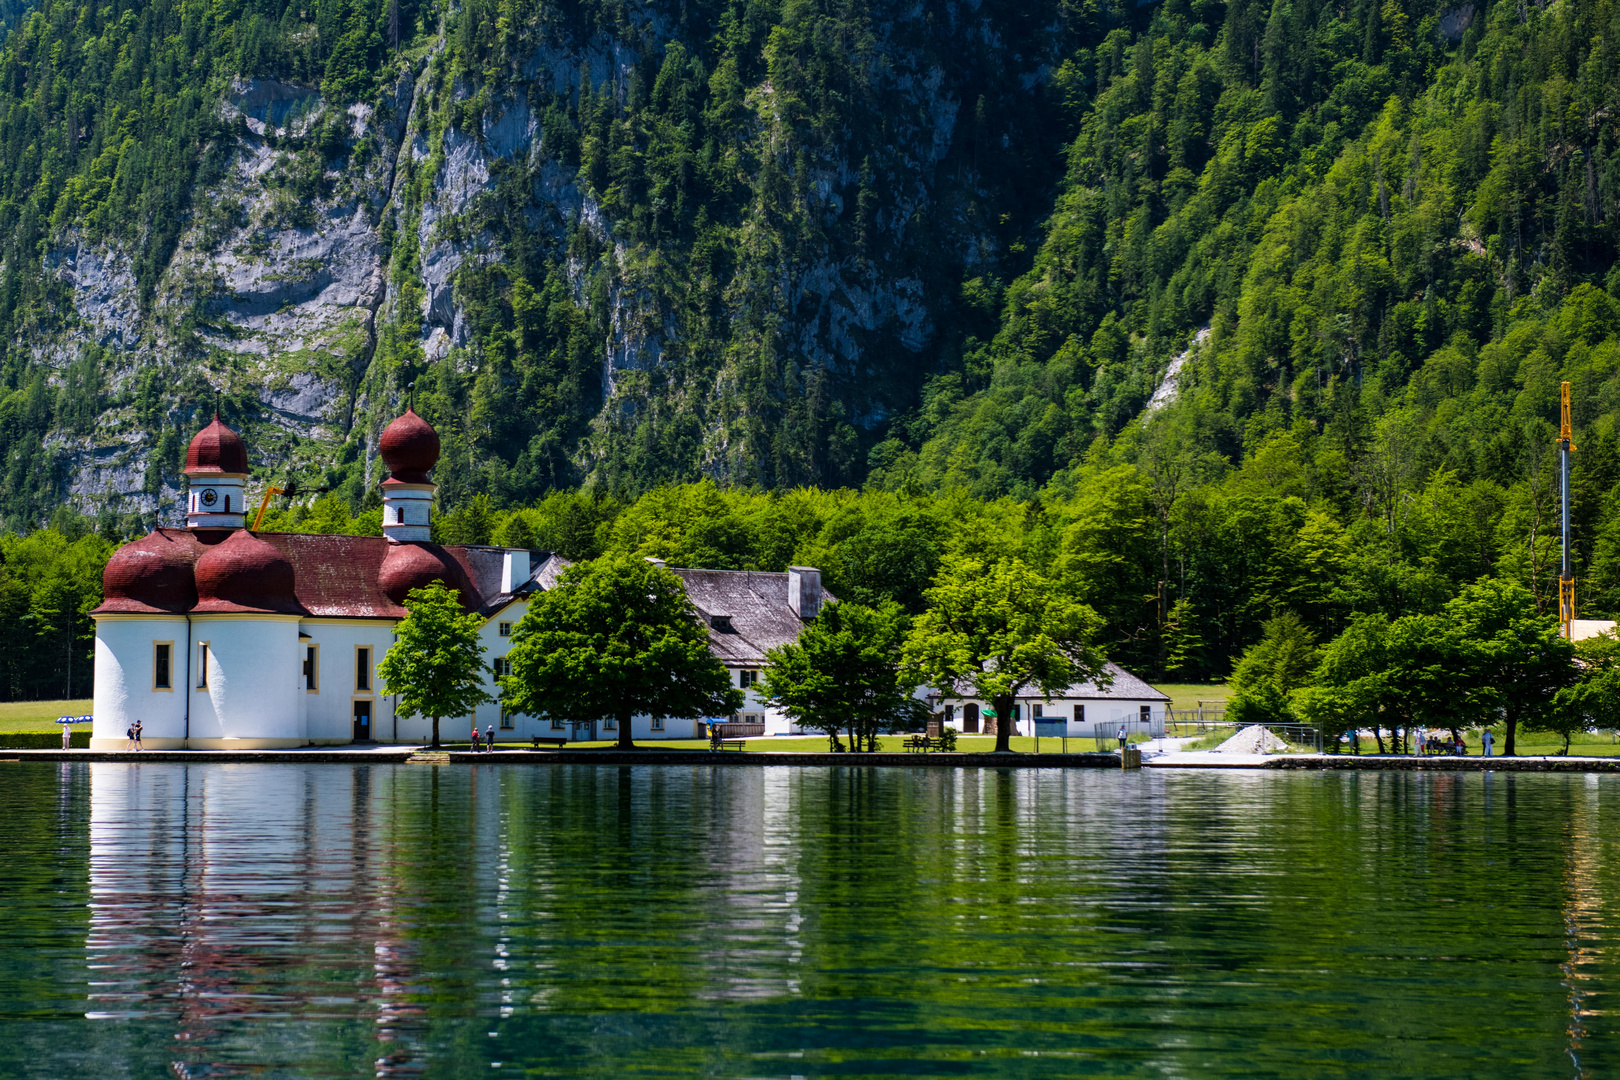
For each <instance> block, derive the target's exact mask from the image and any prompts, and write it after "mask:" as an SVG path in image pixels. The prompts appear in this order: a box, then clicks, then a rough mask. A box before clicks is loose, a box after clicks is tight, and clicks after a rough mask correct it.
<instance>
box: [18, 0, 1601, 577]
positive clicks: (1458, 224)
mask: <svg viewBox="0 0 1620 1080" xmlns="http://www.w3.org/2000/svg"><path fill="white" fill-rule="evenodd" d="M1615 34H1616V16H1615V9H1614V7H1613V5H1612V4H1610V3H1606V2H1596V0H1579V2H1573V3H1572V2H1564V0H1560V2H1557V3H1553V4H1549V5H1546V6H1535V5H1511V4H1503V3H1496V4H1488V5H1475V4H1472V3H1468V4H1461V5H1458V6H1448V5H1445V4H1442V5H1435V4H1427V3H1422V2H1418V0H1410V2H1407V0H1382V2H1375V0H1352V2H1350V3H1346V4H1328V3H1326V2H1325V0H1232V2H1230V3H1226V4H1221V3H1214V2H1209V0H1196V2H1194V0H1164V2H1162V3H1157V4H1151V5H1146V6H1118V7H1115V6H1110V5H1108V4H1105V3H1089V2H1079V0H1033V2H1029V3H1021V4H1016V5H1014V4H1000V3H991V2H988V0H978V2H973V0H962V2H956V0H952V2H941V3H929V2H907V3H897V2H879V3H874V4H861V5H856V4H851V3H840V2H834V0H680V2H676V0H667V2H662V0H661V2H647V3H638V2H630V0H564V2H544V3H541V2H536V0H463V2H461V3H459V4H443V3H441V4H433V3H428V2H426V0H315V2H313V3H311V4H309V5H305V4H302V3H298V2H281V0H219V2H217V3H213V4H210V5H201V4H198V3H195V2H194V0H138V2H137V0H117V2H114V3H112V4H109V5H107V6H103V7H74V6H71V5H68V4H66V3H63V2H61V0H44V2H42V3H41V4H40V5H39V6H37V7H36V8H35V9H34V10H32V11H30V12H28V13H27V14H26V15H20V16H18V17H17V18H16V19H15V25H14V27H13V29H11V30H10V31H9V32H8V33H7V35H6V37H5V39H4V45H3V47H0V170H3V171H0V175H3V177H4V180H3V181H0V259H3V262H0V342H3V347H4V361H3V363H0V457H3V460H4V463H5V464H4V470H3V473H0V515H3V516H4V518H5V520H6V522H7V523H9V524H11V525H13V526H26V525H28V524H30V523H34V522H37V521H39V520H41V519H43V518H44V517H45V516H47V515H48V514H49V513H50V511H51V510H52V508H53V507H56V506H58V505H61V504H63V503H64V502H66V503H68V504H70V505H72V506H73V507H74V508H76V509H78V510H80V511H81V512H87V513H100V514H107V515H114V516H116V515H125V516H127V515H131V514H141V515H144V516H146V517H148V518H150V517H151V516H152V515H153V514H164V515H169V514H172V512H173V508H174V507H175V506H176V505H177V485H178V484H179V474H178V467H179V464H180V456H181V452H182V449H183V447H184V444H185V440H186V438H187V437H188V436H189V434H190V433H191V431H192V430H194V429H195V427H196V426H198V424H199V423H200V422H201V421H202V420H203V419H205V415H204V414H206V413H208V412H209V411H211V410H212V409H214V408H215V407H218V408H219V409H220V410H221V412H222V413H223V415H224V416H225V417H226V418H227V419H228V420H229V421H230V422H231V423H233V424H234V425H236V426H237V427H239V428H240V429H242V430H243V431H244V433H245V434H246V435H247V436H248V439H249V445H250V446H251V447H252V451H253V454H254V455H255V457H254V465H255V470H256V472H257V473H258V474H259V475H258V482H260V483H264V482H267V481H270V480H276V481H282V480H287V479H296V480H298V482H299V483H300V484H302V485H303V486H305V487H306V488H309V487H314V486H326V487H329V488H331V489H332V490H334V491H335V492H336V493H337V494H338V495H339V496H340V497H341V498H343V499H344V500H346V501H347V502H348V504H349V506H350V507H351V508H352V509H353V510H356V511H359V510H363V509H365V508H366V506H367V505H368V500H371V499H374V498H375V496H374V494H373V492H374V490H375V487H374V486H375V483H376V481H377V479H378V475H377V465H376V460H375V443H376V437H377V434H378V432H379V431H380V428H381V425H382V424H383V423H385V422H386V421H387V419H389V418H390V417H391V416H393V415H395V414H396V412H397V411H398V410H399V409H400V408H401V406H402V404H403V401H404V400H405V399H406V398H407V397H414V399H415V401H416V403H417V407H418V409H419V410H420V411H422V412H423V413H424V414H425V415H427V416H429V417H430V418H431V419H433V421H434V422H435V423H436V424H437V425H438V427H439V429H440V430H441V432H442V433H443V435H444V439H445V456H444V459H443V463H442V465H441V467H440V470H439V474H438V479H439V480H440V483H441V485H442V488H441V493H440V494H441V505H442V506H443V507H444V508H445V509H446V510H447V511H448V510H454V509H455V508H456V507H458V506H460V505H461V504H462V503H463V502H465V500H466V499H467V497H468V496H469V495H470V494H472V493H475V492H480V493H486V494H488V495H490V496H491V497H492V498H493V499H494V501H495V503H496V504H497V505H507V506H513V505H519V504H523V503H526V502H531V501H532V500H534V499H535V498H537V497H539V496H540V495H542V494H543V493H545V492H546V491H549V490H556V489H568V488H573V487H577V486H581V485H584V486H590V487H597V488H602V489H606V490H609V491H613V492H618V493H623V494H632V495H633V494H635V493H638V492H640V491H644V490H647V489H648V488H649V487H652V486H654V485H657V484H660V483H664V482H670V481H689V480H694V479H698V478H712V479H715V480H718V481H720V482H722V483H729V484H739V485H749V486H756V485H757V486H760V487H764V488H771V489H781V488H785V487H791V486H795V485H820V486H837V485H853V484H866V485H868V486H870V487H873V488H878V489H888V490H894V491H899V492H902V493H904V492H918V491H927V490H934V489H938V488H941V487H965V488H967V489H968V490H970V491H972V492H974V493H975V494H978V495H980V496H984V497H993V496H997V495H1001V494H1013V495H1017V496H1021V497H1026V498H1027V497H1032V496H1034V495H1035V494H1036V493H1037V492H1040V491H1043V490H1046V491H1049V492H1054V493H1056V495H1057V496H1064V495H1065V494H1067V493H1072V491H1073V488H1074V485H1075V484H1076V483H1078V482H1079V481H1078V480H1077V477H1079V476H1081V475H1082V470H1083V467H1084V465H1085V463H1086V462H1087V461H1088V460H1091V461H1095V460H1096V459H1097V454H1099V453H1101V452H1102V451H1103V450H1104V449H1107V448H1108V447H1112V448H1113V452H1118V453H1120V454H1123V455H1124V457H1125V459H1126V460H1129V461H1131V462H1133V463H1134V464H1136V465H1137V466H1138V468H1141V469H1146V470H1147V471H1149V472H1151V473H1152V474H1153V476H1154V478H1155V479H1154V483H1155V484H1167V485H1169V487H1168V494H1167V496H1166V497H1167V498H1168V499H1169V501H1170V502H1173V501H1174V498H1175V495H1176V492H1177V491H1178V490H1180V491H1186V490H1191V489H1192V488H1193V487H1196V486H1197V485H1198V484H1201V483H1204V482H1206V481H1209V480H1212V479H1213V478H1216V477H1217V476H1218V475H1220V474H1221V470H1222V469H1224V468H1226V467H1228V466H1237V465H1239V464H1245V463H1248V464H1245V467H1249V464H1252V463H1255V462H1260V461H1261V460H1262V458H1263V456H1264V455H1265V454H1268V453H1269V454H1271V455H1272V456H1273V458H1279V459H1281V458H1286V459H1288V461H1289V463H1290V464H1291V465H1292V464H1301V463H1303V464H1304V466H1306V467H1307V471H1308V473H1309V477H1308V479H1307V480H1305V481H1300V482H1299V483H1300V484H1303V485H1304V486H1303V487H1302V488H1301V492H1302V493H1306V494H1310V496H1311V497H1312V498H1324V499H1327V500H1328V501H1329V502H1333V503H1334V505H1335V506H1336V507H1338V509H1339V511H1340V512H1348V510H1349V508H1350V505H1351V503H1352V502H1355V501H1356V500H1358V499H1359V500H1360V502H1362V503H1364V504H1365V509H1366V510H1367V511H1368V512H1369V513H1370V514H1373V515H1374V516H1376V515H1379V514H1382V515H1384V516H1385V517H1386V518H1389V517H1390V515H1398V514H1399V513H1400V512H1401V510H1400V506H1401V504H1402V500H1403V498H1405V494H1404V493H1408V492H1410V491H1411V490H1413V489H1414V486H1415V485H1420V484H1421V482H1422V478H1424V477H1427V476H1429V475H1431V474H1432V473H1434V471H1435V470H1442V471H1445V470H1449V471H1451V472H1452V473H1454V474H1455V475H1457V476H1458V477H1460V479H1461V480H1462V481H1463V482H1473V481H1475V480H1483V481H1489V482H1492V483H1494V484H1497V485H1498V486H1500V487H1503V488H1510V487H1512V486H1513V485H1515V484H1522V483H1526V482H1528V481H1526V477H1530V478H1531V480H1534V478H1535V477H1540V476H1542V475H1543V473H1544V471H1545V468H1544V460H1543V459H1544V457H1545V454H1544V450H1545V446H1544V444H1545V442H1546V438H1547V435H1546V431H1545V427H1546V425H1547V423H1548V421H1549V418H1550V417H1553V416H1555V415H1556V383H1557V382H1558V381H1559V380H1560V379H1570V380H1572V381H1574V382H1575V383H1576V384H1577V402H1578V405H1577V410H1578V416H1577V423H1578V424H1579V425H1580V426H1581V428H1582V429H1583V432H1584V431H1586V430H1590V431H1592V432H1593V433H1594V434H1595V435H1599V436H1606V434H1607V433H1609V432H1610V431H1611V429H1612V428H1613V418H1614V416H1615V415H1616V409H1617V408H1620V384H1617V383H1616V381H1615V379H1614V374H1613V373H1614V365H1613V363H1612V362H1611V358H1612V355H1613V350H1614V335H1615V332H1616V330H1617V329H1620V314H1617V310H1620V309H1617V308H1616V305H1615V304H1614V302H1613V301H1612V300H1611V299H1610V297H1609V292H1611V291H1613V290H1614V287H1615V286H1620V281H1613V282H1611V281H1610V267H1611V266H1612V265H1613V262H1614V255H1615V252H1616V237H1617V234H1616V200H1617V198H1620V131H1617V129H1616V120H1615V117H1616V116H1617V115H1620V112H1617V111H1616V109H1615V106H1616V104H1617V103H1616V101H1615V100H1614V99H1615V96H1616V93H1617V91H1616V89H1615V87H1616V86H1617V85H1620V84H1617V80H1616V79H1615V77H1614V76H1615V71H1614V68H1615V66H1616V64H1617V63H1620V61H1617V59H1616V57H1617V56H1620V51H1617V50H1616V48H1615ZM1172 367H1173V369H1174V372H1175V377H1174V382H1173V384H1172V382H1170V381H1169V380H1167V379H1166V377H1165V376H1166V372H1167V371H1168V370H1170V369H1171V368H1172ZM1150 399H1152V400H1153V401H1154V406H1153V408H1152V410H1151V413H1152V416H1153V417H1155V418H1156V419H1155V421H1154V423H1152V424H1150V425H1147V426H1144V425H1142V424H1139V423H1136V421H1137V420H1138V418H1140V417H1142V416H1143V415H1144V411H1145V410H1146V409H1147V407H1148V404H1149V401H1150ZM1307 444H1308V445H1309V446H1310V447H1311V449H1310V450H1309V453H1303V452H1300V451H1298V450H1297V449H1289V448H1290V447H1294V448H1297V447H1300V446H1305V445H1307ZM1262 463H1263V462H1262ZM1254 467H1256V468H1258V467H1260V466H1259V465H1255V466H1254ZM1279 482H1281V481H1279ZM1289 483H1294V481H1292V480H1290V481H1289ZM1284 486H1286V484H1285V485H1284ZM1296 486H1298V485H1296ZM1530 486H1531V488H1532V489H1534V490H1535V491H1536V492H1539V491H1540V488H1539V487H1537V486H1536V483H1531V485H1530ZM1279 490H1281V489H1279ZM1535 498H1540V495H1539V494H1537V495H1536V496H1535ZM1341 504H1342V505H1341ZM1166 505H1167V506H1168V505H1169V502H1166ZM1537 506H1539V503H1537ZM1166 512H1168V511H1166ZM1531 512H1532V514H1534V513H1538V512H1539V511H1537V510H1534V508H1532V511H1531ZM1161 570H1163V568H1161Z"/></svg>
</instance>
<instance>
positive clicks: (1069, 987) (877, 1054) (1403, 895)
mask: <svg viewBox="0 0 1620 1080" xmlns="http://www.w3.org/2000/svg"><path fill="white" fill-rule="evenodd" d="M4 768H5V769H6V772H4V773H3V774H0V775H3V776H4V777H5V783H4V784H3V785H0V808H3V810H4V811H5V814H6V820H7V821H8V822H11V823H13V828H12V830H11V831H12V832H13V834H14V836H13V841H12V844H11V845H10V847H11V856H12V857H11V859H9V860H8V862H7V863H6V864H5V865H4V868H3V869H0V881H3V882H4V893H3V895H4V897H5V899H6V901H7V909H8V916H9V918H8V922H7V927H6V930H5V936H4V938H3V941H4V948H3V950H0V1017H3V1019H4V1021H5V1028H6V1034H7V1038H6V1039H5V1040H3V1041H0V1073H3V1074H5V1075H7V1076H38V1077H51V1078H56V1077H64V1076H95V1077H103V1076H120V1075H128V1076H155V1075H171V1076H183V1077H215V1076H236V1075H247V1074H251V1075H254V1076H261V1077H262V1076H288V1077H295V1076H296V1077H309V1076H357V1075H375V1076H433V1077H440V1076H447V1077H460V1076H474V1075H476V1076H480V1077H483V1076H490V1075H506V1074H511V1075H520V1074H525V1073H534V1074H538V1075H546V1076H593V1077H594V1076H603V1077H606V1076H686V1075H693V1074H702V1075H716V1076H737V1077H744V1076H782V1077H787V1076H889V1075H941V1076H958V1075H982V1076H1008V1077H1037V1076H1039V1077H1047V1076H1054V1077H1056V1076H1074V1075H1108V1076H1154V1077H1159V1076H1163V1077H1214V1076H1289V1077H1297V1076H1336V1075H1343V1076H1350V1075H1356V1076H1361V1075H1412V1076H1425V1077H1434V1076H1478V1075H1483V1074H1488V1073H1504V1074H1512V1075H1590V1076H1601V1075H1612V1074H1613V1069H1614V1066H1615V1059H1616V1048H1617V1039H1616V1030H1615V1024H1614V1022H1613V1021H1612V1020H1611V1016H1612V1015H1613V1010H1611V1009H1610V1008H1609V997H1610V994H1611V992H1612V991H1611V987H1610V984H1609V980H1610V979H1611V978H1612V977H1613V976H1614V974H1615V972H1614V970H1613V968H1614V965H1615V955H1614V953H1612V952H1611V945H1612V943H1613V942H1614V931H1613V926H1612V923H1613V914H1612V911H1611V908H1610V907H1609V905H1608V904H1607V902H1606V897H1607V896H1609V895H1617V894H1616V891H1615V890H1614V889H1613V888H1611V887H1610V886H1611V880H1610V879H1611V878H1612V877H1613V876H1614V874H1615V866H1616V859H1615V857H1614V851H1613V847H1612V841H1611V840H1609V839H1608V837H1612V836H1614V835H1615V833H1616V829H1615V828H1614V827H1613V826H1615V825H1616V824H1620V821H1615V820H1612V819H1614V818H1615V815H1616V811H1615V809H1614V803H1615V791H1616V790H1617V789H1616V788H1615V787H1614V784H1615V783H1616V781H1615V780H1613V779H1610V778H1608V777H1582V776H1538V775H1528V774H1521V775H1515V774H1503V775H1489V776H1487V775H1480V774H1468V775H1439V774H1428V773H1424V774H1404V773H1320V774H1303V773H1287V774H1269V773H1260V772H1254V773H1247V772H1236V773H1234V772H1224V771H1223V772H1186V773H1168V772H1143V773H1139V774H1119V773H1106V772H1094V771H1088V770H1075V771H1059V770H1051V771H1045V770H1042V771H1015V770H1004V771H989V770H976V769H973V770H969V769H964V770H955V771H947V770H941V769H932V768H931V769H914V770H912V769H885V770H878V769H864V768H837V769H829V768H817V769H797V768H768V769H726V768H713V767H709V766H697V767H693V768H690V769H685V768H668V767H665V768H598V767H587V766H567V767H551V768H501V767H494V766H482V767H477V768H466V769H450V768H438V769H425V768H420V767H413V766H389V765H371V766H359V767H349V766H342V765H310V766H299V765H276V766H233V765H168V764H164V765H140V766H129V765H122V764H105V765H102V764H97V765H88V766H85V765H78V766H60V767H59V766H55V765H37V764H21V765H10V766H4Z"/></svg>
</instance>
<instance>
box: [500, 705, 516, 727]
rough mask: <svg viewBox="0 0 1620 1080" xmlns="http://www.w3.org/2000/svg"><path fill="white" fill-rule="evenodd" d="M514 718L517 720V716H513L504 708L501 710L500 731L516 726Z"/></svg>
mask: <svg viewBox="0 0 1620 1080" xmlns="http://www.w3.org/2000/svg"><path fill="white" fill-rule="evenodd" d="M516 720H517V717H515V716H513V715H512V714H511V713H509V712H507V711H506V710H505V709H502V710H501V730H502V731H511V730H512V729H513V728H514V727H516V726H517V724H516V723H515V721H516Z"/></svg>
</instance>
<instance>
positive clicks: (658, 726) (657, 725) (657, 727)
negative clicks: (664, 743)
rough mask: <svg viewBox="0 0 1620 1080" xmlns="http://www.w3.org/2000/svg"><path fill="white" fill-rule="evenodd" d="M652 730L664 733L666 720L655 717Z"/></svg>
mask: <svg viewBox="0 0 1620 1080" xmlns="http://www.w3.org/2000/svg"><path fill="white" fill-rule="evenodd" d="M652 729H653V730H654V731H663V730H664V718H663V717H662V716H655V717H653V721H652Z"/></svg>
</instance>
